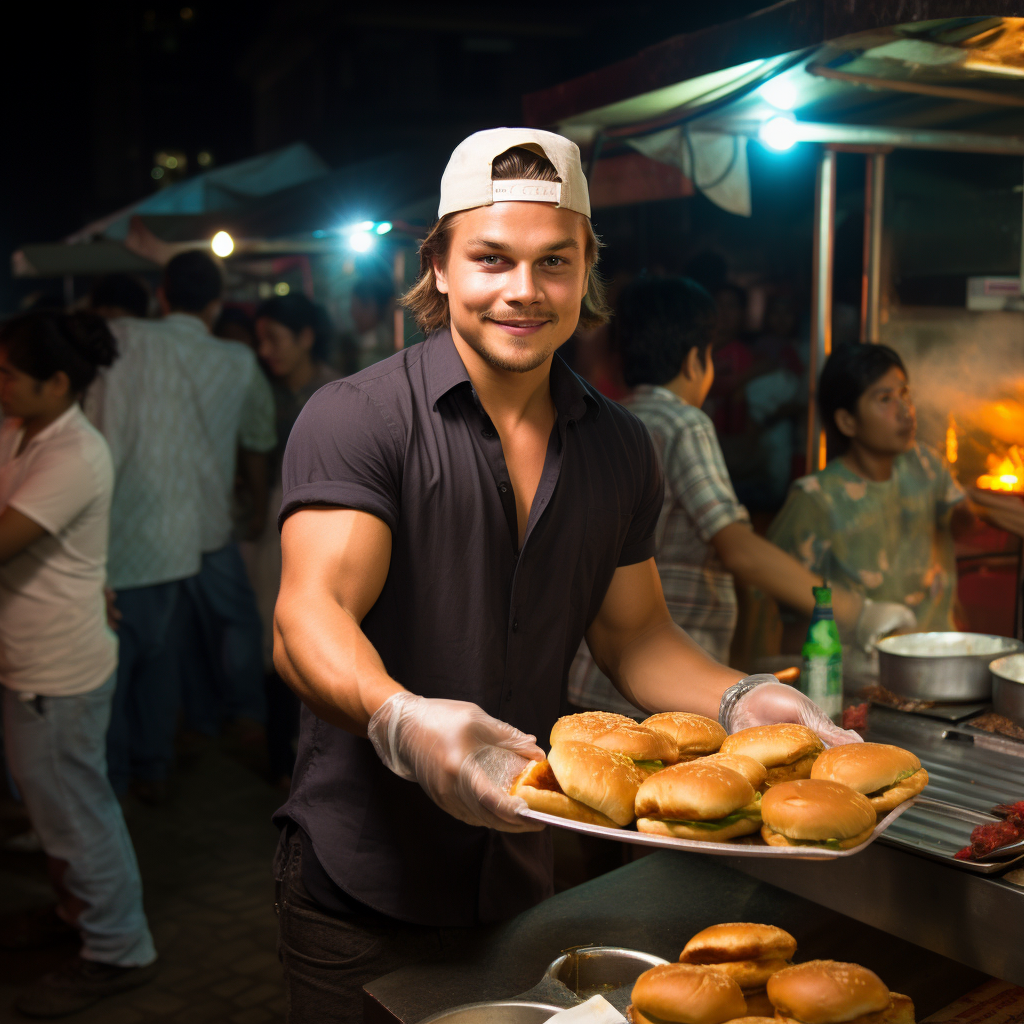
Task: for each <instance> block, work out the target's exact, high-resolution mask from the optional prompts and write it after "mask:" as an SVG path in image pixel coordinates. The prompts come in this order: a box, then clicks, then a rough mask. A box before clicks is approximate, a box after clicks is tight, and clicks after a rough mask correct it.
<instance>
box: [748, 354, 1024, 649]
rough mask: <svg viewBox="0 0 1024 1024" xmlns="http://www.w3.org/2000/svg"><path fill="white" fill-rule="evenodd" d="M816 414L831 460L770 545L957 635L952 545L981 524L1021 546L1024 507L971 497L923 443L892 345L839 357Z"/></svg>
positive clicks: (1004, 499)
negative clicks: (1009, 536)
mask: <svg viewBox="0 0 1024 1024" xmlns="http://www.w3.org/2000/svg"><path fill="white" fill-rule="evenodd" d="M818 404H819V407H820V411H821V419H822V422H823V423H824V425H825V430H826V433H827V437H828V450H829V454H830V456H832V458H831V460H830V462H829V463H828V465H827V466H826V467H825V468H824V469H822V470H820V471H818V472H817V473H812V474H811V475H810V476H805V477H802V478H801V479H799V480H797V481H796V483H794V484H793V487H792V488H791V490H790V493H789V497H788V498H787V500H786V504H785V505H784V506H783V508H782V510H781V511H780V512H779V514H778V516H777V517H776V518H775V521H774V522H773V523H772V525H771V528H770V529H769V531H768V538H769V540H771V541H773V542H774V543H775V544H777V545H778V546H779V547H780V548H782V549H783V550H784V551H789V552H790V553H791V554H793V555H794V556H795V557H796V558H798V559H799V560H800V561H801V562H803V563H804V565H805V566H807V568H808V569H810V570H811V571H812V572H816V573H819V574H821V575H822V576H824V577H825V578H827V579H828V580H831V581H834V582H835V583H837V584H839V585H841V586H843V587H846V588H848V589H850V590H853V591H855V592H856V593H860V594H863V595H865V596H866V597H869V598H872V599H873V600H875V601H894V602H898V603H900V604H904V605H906V606H908V607H909V608H911V609H912V610H913V612H914V614H915V616H916V617H917V628H918V629H920V630H922V631H942V630H953V629H956V625H955V623H954V620H953V599H954V595H955V593H956V582H957V576H956V558H955V556H954V552H953V540H954V538H955V537H958V536H961V535H963V534H965V533H967V532H968V531H969V530H971V529H972V528H973V527H974V526H975V525H976V522H977V520H978V519H979V518H981V519H984V520H985V521H986V522H989V523H991V524H992V525H994V526H997V527H998V528H999V529H1002V530H1006V531H1007V532H1009V533H1015V534H1017V535H1018V536H1024V502H1022V501H1020V500H1019V499H1018V498H1016V497H1014V496H1012V495H998V494H992V493H990V492H987V491H980V490H977V489H972V490H971V492H970V496H968V495H967V494H965V493H964V491H963V490H962V489H961V488H960V485H959V484H958V483H957V482H956V480H954V479H953V476H952V474H951V473H950V471H949V468H948V466H947V465H946V464H945V463H944V462H943V460H942V459H941V458H940V456H939V455H938V454H937V453H936V452H934V451H932V449H930V448H928V447H926V446H924V445H921V444H918V443H917V442H916V439H915V438H916V431H917V419H916V415H915V411H914V403H913V401H912V399H911V394H910V384H909V381H908V377H907V371H906V368H905V367H904V365H903V361H902V359H900V357H899V355H898V354H897V353H896V352H894V351H893V350H892V349H891V348H887V347H886V346H885V345H847V346H844V347H843V348H840V349H838V350H837V351H836V352H834V353H833V354H832V355H831V356H830V357H829V360H828V362H827V363H826V364H825V367H824V369H823V370H822V373H821V380H820V382H819V384H818ZM805 629H806V626H805V625H801V626H799V627H798V629H797V630H796V633H797V634H799V635H800V636H801V637H802V633H803V630H805ZM793 640H794V642H796V643H797V645H798V644H799V641H797V640H796V638H795V637H793Z"/></svg>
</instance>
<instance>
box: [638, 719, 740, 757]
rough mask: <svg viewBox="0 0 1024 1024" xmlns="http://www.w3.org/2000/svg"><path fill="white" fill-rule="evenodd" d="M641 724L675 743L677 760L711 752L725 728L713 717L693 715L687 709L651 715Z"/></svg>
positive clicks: (724, 735) (720, 743)
mask: <svg viewBox="0 0 1024 1024" xmlns="http://www.w3.org/2000/svg"><path fill="white" fill-rule="evenodd" d="M643 725H644V727H645V728H647V729H653V730H654V731H655V732H660V733H664V735H666V736H667V737H668V738H669V739H670V740H671V741H672V742H673V743H674V744H675V747H676V754H677V756H678V759H679V760H683V759H684V758H685V759H687V760H690V759H692V758H694V757H701V756H703V755H704V754H712V753H714V752H715V751H716V750H718V748H719V747H720V746H721V745H722V740H724V739H725V737H726V732H725V729H723V728H722V727H721V726H720V725H719V724H718V722H716V721H715V720H714V719H713V718H705V717H704V716H703V715H693V714H690V713H689V712H688V711H665V712H663V713H662V714H660V715H651V717H650V718H648V719H647V720H646V721H645V722H643Z"/></svg>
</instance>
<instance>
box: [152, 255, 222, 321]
mask: <svg viewBox="0 0 1024 1024" xmlns="http://www.w3.org/2000/svg"><path fill="white" fill-rule="evenodd" d="M163 288H164V296H165V298H166V299H167V304H168V305H169V306H170V307H171V309H172V310H175V309H176V310H180V311H181V312H182V313H201V312H202V311H203V310H204V309H206V307H207V306H208V305H209V304H210V303H211V302H216V301H217V300H218V299H219V298H220V297H221V294H222V292H223V291H224V279H223V278H222V277H221V273H220V267H218V266H217V264H216V263H215V262H214V261H213V257H212V256H208V255H207V254H206V253H205V252H200V251H199V250H194V251H192V252H183V253H180V254H179V255H177V256H175V257H174V259H172V260H171V262H170V263H168V264H167V266H166V267H165V268H164V280H163Z"/></svg>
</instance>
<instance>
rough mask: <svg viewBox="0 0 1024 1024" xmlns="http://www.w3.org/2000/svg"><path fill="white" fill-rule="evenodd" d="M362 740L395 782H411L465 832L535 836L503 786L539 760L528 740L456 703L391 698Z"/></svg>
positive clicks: (517, 800)
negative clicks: (472, 828)
mask: <svg viewBox="0 0 1024 1024" xmlns="http://www.w3.org/2000/svg"><path fill="white" fill-rule="evenodd" d="M367 735H368V736H369V737H370V741H371V742H372V743H373V746H374V749H375V750H376V751H377V754H378V756H379V757H380V759H381V760H382V761H383V762H384V764H385V765H387V767H388V768H390V769H391V770H392V771H393V772H394V773H395V774H396V775H398V776H400V777H401V778H403V779H411V780H415V781H416V782H418V783H419V784H420V785H421V786H422V787H423V790H424V792H425V793H426V794H427V796H429V797H430V799H431V800H433V801H434V803H435V804H437V805H438V807H440V808H441V809H442V810H444V811H447V812H448V813H449V814H450V815H452V817H454V818H458V819H459V820H460V821H464V822H466V823H467V824H468V825H482V826H484V827H486V828H494V829H498V830H500V831H502V832H537V831H540V829H542V828H543V826H542V825H540V824H537V823H535V822H531V821H527V820H524V819H523V818H520V817H519V814H518V812H519V811H520V810H523V809H525V808H526V801H525V800H523V799H522V797H512V796H509V795H508V793H507V789H508V786H509V785H510V784H511V783H512V780H513V779H514V778H515V777H516V775H518V774H519V772H520V771H521V770H522V768H523V767H524V766H525V765H526V762H527V761H529V760H533V761H541V760H543V759H544V752H543V751H542V750H541V749H540V747H538V746H537V742H536V738H535V737H534V736H527V735H526V734H525V733H522V732H520V731H519V730H518V729H514V728H513V727H512V726H511V725H508V724H506V723H505V722H500V721H498V719H496V718H492V717H491V716H490V715H488V714H487V713H486V712H485V711H483V710H482V709H481V708H479V707H477V705H476V704H471V703H469V702H468V701H462V700H443V699H440V698H428V697H418V696H416V695H415V694H412V693H396V694H395V695H394V696H392V697H390V698H388V700H386V701H385V702H384V703H383V704H382V705H381V706H380V707H379V708H378V709H377V711H376V712H375V713H374V715H373V717H372V718H371V719H370V723H369V725H368V726H367Z"/></svg>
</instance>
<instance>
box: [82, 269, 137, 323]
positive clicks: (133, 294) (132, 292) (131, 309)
mask: <svg viewBox="0 0 1024 1024" xmlns="http://www.w3.org/2000/svg"><path fill="white" fill-rule="evenodd" d="M89 307H90V308H91V309H103V308H115V309H123V310H124V311H125V312H126V313H131V315H132V316H137V317H145V316H147V315H148V313H149V289H148V288H147V287H146V285H145V284H143V282H142V281H140V280H139V279H138V278H137V277H135V276H134V275H133V274H106V275H104V276H103V277H101V278H99V280H98V281H96V283H95V284H94V285H93V286H92V288H91V290H90V291H89Z"/></svg>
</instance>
